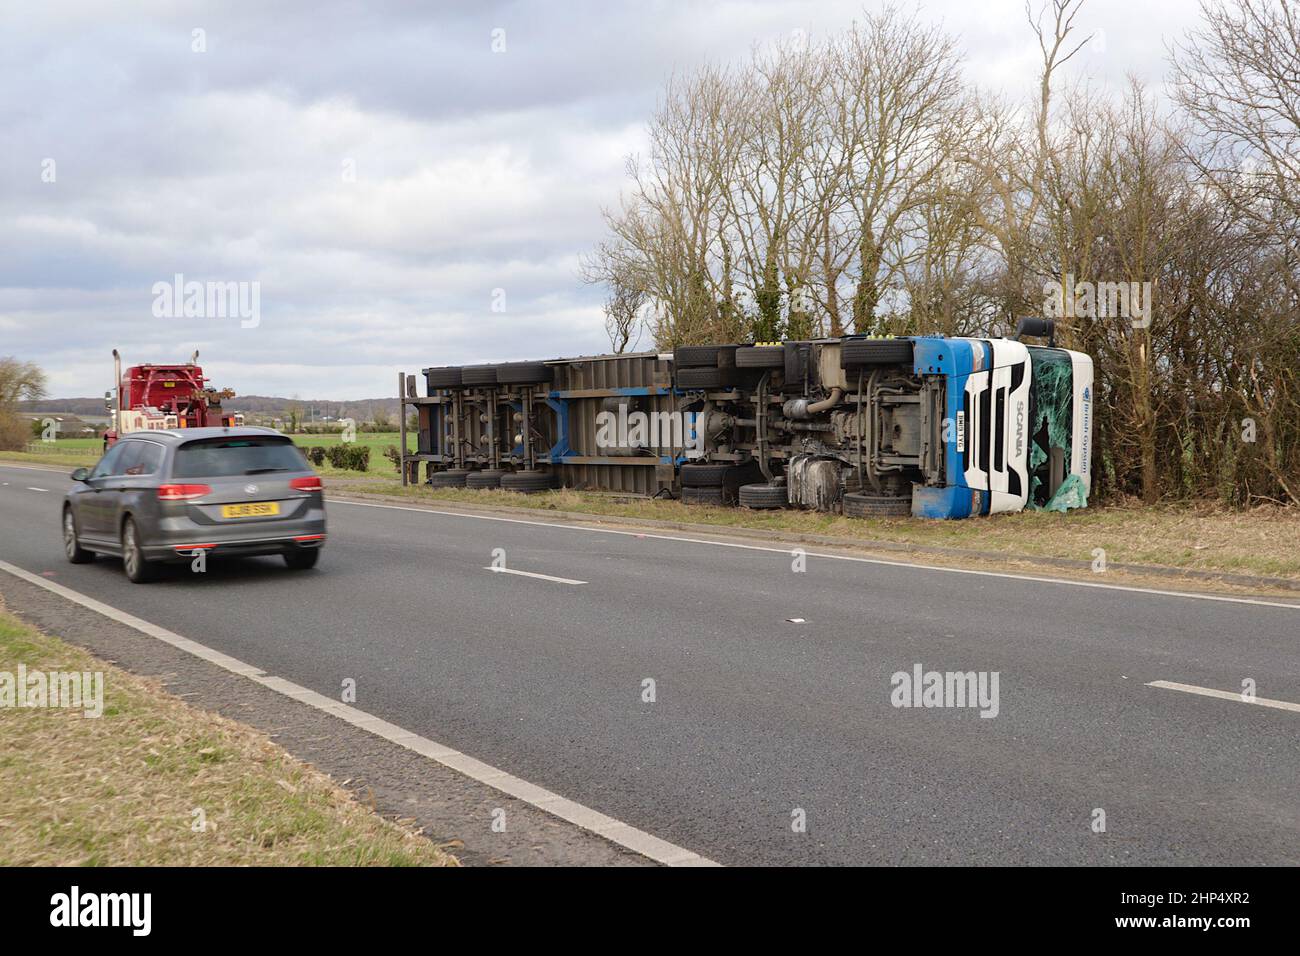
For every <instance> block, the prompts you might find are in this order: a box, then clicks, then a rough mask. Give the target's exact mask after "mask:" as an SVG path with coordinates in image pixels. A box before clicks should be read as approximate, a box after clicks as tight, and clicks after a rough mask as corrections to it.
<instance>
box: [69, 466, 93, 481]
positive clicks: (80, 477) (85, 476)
mask: <svg viewBox="0 0 1300 956" xmlns="http://www.w3.org/2000/svg"><path fill="white" fill-rule="evenodd" d="M72 480H73V481H81V482H85V481H89V480H90V469H89V468H78V469H77V470H76V471H74V472H73V473H72Z"/></svg>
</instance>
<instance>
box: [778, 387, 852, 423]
mask: <svg viewBox="0 0 1300 956" xmlns="http://www.w3.org/2000/svg"><path fill="white" fill-rule="evenodd" d="M843 397H844V389H842V388H840V387H839V386H838V385H836V386H835V387H834V388H832V389H831V393H830V395H828V396H827V397H826V398H824V399H822V400H821V401H820V402H809V401H808V399H806V398H792V399H790V400H789V401H788V402H786V403H785V404H784V405H782V406H781V414H783V415H784V416H785V417H786V418H797V419H804V418H812V416H814V415H820V414H821V413H822V412H824V411H828V410H829V409H832V408H834V407H835V406H836V405H838V404H839V403H840V399H841V398H843Z"/></svg>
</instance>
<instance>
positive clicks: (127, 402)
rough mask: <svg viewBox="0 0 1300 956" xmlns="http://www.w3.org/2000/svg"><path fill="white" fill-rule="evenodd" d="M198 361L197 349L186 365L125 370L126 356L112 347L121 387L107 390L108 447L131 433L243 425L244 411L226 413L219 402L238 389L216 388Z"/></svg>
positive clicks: (144, 366)
mask: <svg viewBox="0 0 1300 956" xmlns="http://www.w3.org/2000/svg"><path fill="white" fill-rule="evenodd" d="M198 361H199V353H198V352H195V353H194V356H193V358H191V359H190V361H189V362H188V363H186V364H184V365H133V366H131V367H130V368H128V369H127V370H126V372H125V374H124V373H123V371H122V357H121V355H120V354H118V351H117V349H114V350H113V378H114V381H115V382H117V387H116V388H114V389H112V390H111V391H109V392H107V393H106V394H105V395H104V401H105V405H106V407H107V410H108V413H109V415H110V417H111V421H110V423H109V428H108V431H106V432H105V433H104V450H105V451H108V449H109V448H111V447H112V446H113V445H114V444H116V443H117V440H118V438H119V437H120V436H122V435H126V434H129V433H131V432H139V431H158V430H163V429H169V428H209V427H221V426H235V425H242V424H243V416H242V415H239V414H230V415H227V414H226V413H225V412H224V410H223V409H222V407H221V403H222V401H223V400H224V399H227V398H234V396H235V393H234V392H233V391H231V390H230V389H222V390H221V391H218V390H216V389H214V388H212V387H211V386H210V385H209V384H208V380H207V378H206V377H205V376H204V374H203V369H202V368H200V367H199V365H198Z"/></svg>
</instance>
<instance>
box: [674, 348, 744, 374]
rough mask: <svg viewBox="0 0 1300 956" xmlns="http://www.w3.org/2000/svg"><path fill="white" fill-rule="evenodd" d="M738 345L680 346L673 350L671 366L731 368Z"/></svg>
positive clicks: (734, 361) (680, 367) (734, 362)
mask: <svg viewBox="0 0 1300 956" xmlns="http://www.w3.org/2000/svg"><path fill="white" fill-rule="evenodd" d="M738 348H740V346H738V345H682V346H678V347H677V348H676V349H674V350H673V365H674V366H676V367H677V368H679V369H682V368H733V367H734V366H735V364H736V349H738Z"/></svg>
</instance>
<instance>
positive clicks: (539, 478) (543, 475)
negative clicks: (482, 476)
mask: <svg viewBox="0 0 1300 956" xmlns="http://www.w3.org/2000/svg"><path fill="white" fill-rule="evenodd" d="M555 485H556V480H555V475H553V474H551V473H550V472H549V471H512V472H510V473H509V474H506V475H502V476H501V487H502V488H504V489H505V490H506V491H518V492H520V493H521V494H525V495H532V494H536V493H537V492H539V491H550V490H551V489H552V488H554V487H555Z"/></svg>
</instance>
